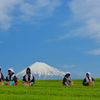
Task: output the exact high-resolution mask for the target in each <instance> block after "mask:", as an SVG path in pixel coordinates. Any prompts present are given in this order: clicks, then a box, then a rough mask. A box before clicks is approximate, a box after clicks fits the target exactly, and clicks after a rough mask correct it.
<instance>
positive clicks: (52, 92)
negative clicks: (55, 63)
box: [0, 79, 100, 100]
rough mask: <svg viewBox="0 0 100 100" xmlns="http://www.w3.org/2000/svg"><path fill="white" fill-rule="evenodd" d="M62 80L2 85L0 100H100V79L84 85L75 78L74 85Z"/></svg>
mask: <svg viewBox="0 0 100 100" xmlns="http://www.w3.org/2000/svg"><path fill="white" fill-rule="evenodd" d="M61 81H62V80H36V83H35V85H34V87H25V86H23V85H22V82H20V83H19V84H18V85H17V86H0V100H67V99H69V100H99V99H100V79H96V80H95V86H83V85H82V80H81V79H74V80H73V81H74V86H64V85H62V82H61Z"/></svg>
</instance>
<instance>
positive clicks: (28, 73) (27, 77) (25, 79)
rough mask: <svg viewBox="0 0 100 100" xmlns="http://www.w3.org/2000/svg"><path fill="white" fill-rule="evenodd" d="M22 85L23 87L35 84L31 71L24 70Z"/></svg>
mask: <svg viewBox="0 0 100 100" xmlns="http://www.w3.org/2000/svg"><path fill="white" fill-rule="evenodd" d="M23 83H24V86H33V85H34V83H35V78H34V76H33V75H32V73H31V69H30V68H27V69H26V74H25V75H24V76H23Z"/></svg>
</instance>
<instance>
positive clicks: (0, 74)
mask: <svg viewBox="0 0 100 100" xmlns="http://www.w3.org/2000/svg"><path fill="white" fill-rule="evenodd" d="M0 85H4V76H3V74H2V72H1V67H0Z"/></svg>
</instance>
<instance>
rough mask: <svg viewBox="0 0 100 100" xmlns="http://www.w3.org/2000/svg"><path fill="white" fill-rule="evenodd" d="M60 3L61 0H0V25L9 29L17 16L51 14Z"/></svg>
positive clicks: (28, 16)
mask: <svg viewBox="0 0 100 100" xmlns="http://www.w3.org/2000/svg"><path fill="white" fill-rule="evenodd" d="M59 4H60V0H0V27H1V28H3V29H9V28H10V27H11V25H12V24H13V23H14V21H15V19H16V18H17V19H20V18H21V19H20V20H23V19H24V20H27V18H31V19H32V18H34V17H35V16H38V17H45V16H46V17H48V16H51V15H52V13H53V11H54V10H55V8H56V7H57V6H59ZM14 14H15V15H14ZM22 18H23V19H22Z"/></svg>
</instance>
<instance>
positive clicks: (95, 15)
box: [48, 0, 100, 43]
mask: <svg viewBox="0 0 100 100" xmlns="http://www.w3.org/2000/svg"><path fill="white" fill-rule="evenodd" d="M69 8H70V10H71V12H72V14H71V18H73V19H71V20H70V24H68V23H69V20H68V21H65V22H68V23H67V24H66V23H65V22H64V24H62V26H64V27H69V26H70V28H71V27H73V25H74V26H75V27H74V28H72V29H71V30H69V32H68V30H67V33H64V34H63V35H61V36H58V37H56V39H53V40H48V41H49V42H55V41H59V40H65V39H68V38H70V37H76V36H78V37H88V38H89V39H94V40H96V41H97V42H99V43H100V0H72V1H70V2H69ZM66 20H67V19H66ZM71 25H72V26H71Z"/></svg>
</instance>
